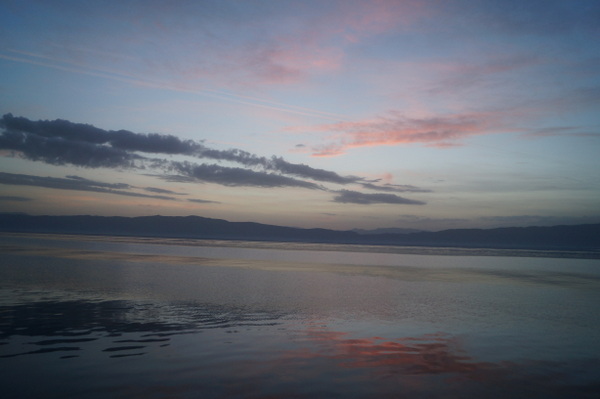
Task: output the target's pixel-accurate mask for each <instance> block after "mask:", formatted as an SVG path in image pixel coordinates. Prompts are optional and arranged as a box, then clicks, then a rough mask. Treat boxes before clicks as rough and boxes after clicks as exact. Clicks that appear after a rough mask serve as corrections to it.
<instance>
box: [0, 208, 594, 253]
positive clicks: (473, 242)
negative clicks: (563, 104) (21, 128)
mask: <svg viewBox="0 0 600 399" xmlns="http://www.w3.org/2000/svg"><path fill="white" fill-rule="evenodd" d="M0 231H3V232H22V233H61V234H93V235H119V236H141V237H172V238H204V239H225V240H249V241H284V242H286V241H289V242H314V243H345V244H367V245H400V246H429V247H461V248H503V249H538V250H543V249H547V250H577V251H598V250H600V224H584V225H575V226H552V227H505V228H495V229H452V230H443V231H438V232H416V233H403V234H393V233H387V234H359V233H357V232H355V231H338V230H328V229H318V228H315V229H301V228H294V227H284V226H274V225H267V224H261V223H253V222H228V221H226V220H222V219H210V218H205V217H200V216H140V217H119V216H110V217H109V216H88V215H82V216H31V215H26V214H0Z"/></svg>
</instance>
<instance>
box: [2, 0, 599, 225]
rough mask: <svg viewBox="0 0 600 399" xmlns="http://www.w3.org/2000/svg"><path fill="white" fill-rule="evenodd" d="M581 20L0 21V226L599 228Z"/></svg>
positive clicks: (42, 17)
mask: <svg viewBox="0 0 600 399" xmlns="http://www.w3.org/2000/svg"><path fill="white" fill-rule="evenodd" d="M598 21H600V2H598V1H595V0H580V1H552V0H544V1H541V0H540V1H537V0H528V1H522V0H519V1H513V0H504V1H491V0H489V1H486V0H481V1H476V0H455V1H434V0H431V1H428V0H423V1H416V0H415V1H403V0H397V1H375V0H374V1H352V0H340V1H327V0H325V1H310V0H309V1H225V0H215V1H209V0H207V1H51V2H49V1H26V2H24V1H3V2H1V3H0V114H1V115H5V116H3V117H2V120H0V134H1V135H2V136H1V137H0V209H2V210H3V211H5V212H27V213H30V214H96V215H123V216H139V215H154V214H161V215H190V214H195V215H200V216H205V217H215V218H222V219H227V220H232V221H255V222H262V223H270V224H279V225H291V226H298V227H324V228H333V229H349V228H367V229H370V228H378V227H403V228H417V229H431V230H438V229H444V228H460V227H496V226H509V225H510V226H524V225H554V224H575V223H598V222H600V173H598V172H599V171H600V156H599V154H600V112H599V110H600V41H599V39H600V24H599V23H598ZM9 114H10V115H9ZM56 120H61V121H59V122H53V121H56ZM61 123H62V125H61ZM85 125H88V126H87V127H86V126H85ZM90 125H91V126H94V127H95V128H97V129H95V130H93V129H92V130H89V129H88V130H89V131H88V132H87V134H88V135H87V136H86V131H87V130H86V129H87V128H89V127H90ZM61 129H62V130H61ZM90 129H91V128H90ZM67 131H68V132H70V133H68V134H67V133H65V132H67ZM161 137H162V138H161ZM169 137H170V139H169ZM125 138H127V140H125ZM169 140H170V141H169ZM119 157H120V158H119Z"/></svg>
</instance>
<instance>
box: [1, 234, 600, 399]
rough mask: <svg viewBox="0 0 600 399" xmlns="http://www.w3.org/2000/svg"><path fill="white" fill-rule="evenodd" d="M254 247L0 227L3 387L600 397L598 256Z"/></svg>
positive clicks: (118, 392) (194, 394)
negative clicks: (15, 232) (0, 230)
mask: <svg viewBox="0 0 600 399" xmlns="http://www.w3.org/2000/svg"><path fill="white" fill-rule="evenodd" d="M249 246H250V244H248V243H245V244H240V243H223V242H216V241H192V240H187V241H185V242H181V241H176V240H175V241H174V240H171V241H168V240H159V239H138V240H134V239H120V238H114V239H110V238H106V237H96V238H94V237H78V238H74V237H61V236H42V235H39V236H25V235H19V236H11V235H0V251H1V252H0V254H1V257H0V261H1V265H0V367H1V370H2V373H0V387H2V388H1V389H2V397H3V398H28V397H31V398H34V397H44V398H105V397H111V398H315V397H324V398H336V397H340V398H372V397H378V398H379V397H382V398H387V397H389V398H438V397H445V398H464V397H475V396H481V397H486V398H563V397H564V398H598V397H599V396H600V382H599V381H600V332H599V331H600V310H599V309H600V261H599V260H593V259H592V260H590V259H566V258H560V259H558V258H543V257H513V256H473V255H476V254H477V253H478V252H476V251H471V252H470V254H471V256H449V255H432V254H431V253H429V254H428V252H427V251H428V250H427V249H423V250H422V252H423V253H424V254H421V255H419V254H415V253H412V254H406V253H378V252H373V251H378V250H379V251H382V250H383V249H377V248H360V251H359V252H354V251H357V250H358V249H357V248H353V247H350V246H348V247H344V246H318V245H314V246H310V245H304V244H285V245H277V244H272V245H270V246H269V245H266V244H256V247H255V248H251V247H249ZM388 252H389V251H388ZM479 253H481V254H485V253H486V252H485V251H480V252H479ZM507 255H510V253H508V254H507Z"/></svg>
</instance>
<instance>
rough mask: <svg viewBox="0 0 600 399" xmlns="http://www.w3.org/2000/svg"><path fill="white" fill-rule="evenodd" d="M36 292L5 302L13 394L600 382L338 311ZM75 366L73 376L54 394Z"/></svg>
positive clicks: (466, 393) (581, 387) (493, 391)
mask: <svg viewBox="0 0 600 399" xmlns="http://www.w3.org/2000/svg"><path fill="white" fill-rule="evenodd" d="M52 295H54V296H56V294H55V293H54V294H52ZM52 295H49V294H48V295H44V293H40V292H37V293H35V295H33V296H34V297H35V296H42V297H44V296H45V297H48V296H52ZM17 296H18V295H17ZM31 297H32V295H29V296H28V295H24V296H22V299H21V300H18V298H16V299H15V298H13V303H5V304H4V305H3V306H1V307H0V314H1V315H2V318H1V319H0V344H1V345H0V365H1V366H2V367H3V369H6V370H7V373H4V374H3V376H2V377H0V382H2V383H3V384H4V385H3V386H5V387H9V388H8V390H9V393H10V388H11V387H12V388H14V387H16V386H17V383H15V381H19V379H20V380H25V379H35V380H36V382H37V383H36V384H33V385H31V386H27V387H22V386H21V387H19V391H14V392H18V393H17V394H15V395H14V397H19V396H28V395H29V396H36V395H42V396H44V397H63V396H66V397H69V396H70V397H84V398H85V397H89V398H93V397H102V396H103V395H109V396H111V397H123V398H125V397H127V398H132V397H133V398H137V397H139V398H142V397H144V398H148V397H150V398H153V397H202V398H230V397H240V398H267V397H268V398H278V397H281V398H290V397H296V398H313V397H350V398H369V397H373V396H377V397H384V398H385V397H398V395H401V396H406V397H415V398H425V397H440V396H443V397H450V398H452V397H457V398H458V397H470V396H474V395H482V396H485V397H488V398H505V397H524V396H523V395H526V397H529V398H560V397H570V398H587V397H596V396H595V395H597V394H598V392H600V390H599V388H600V386H599V385H598V383H597V382H596V381H597V377H598V370H600V361H598V360H597V359H594V358H590V359H587V360H586V359H577V360H571V361H559V360H557V361H540V360H537V361H534V360H527V359H521V360H520V361H514V360H512V361H501V362H489V361H481V360H478V359H477V358H476V357H474V356H473V355H471V354H469V353H468V352H467V351H466V350H465V349H464V345H463V344H464V339H465V337H457V336H454V335H451V334H448V333H444V332H437V333H432V334H420V335H417V336H414V337H394V336H366V337H365V336H361V335H360V334H357V333H356V331H355V332H350V331H339V330H336V329H333V328H331V324H332V323H331V322H332V321H331V320H312V319H310V318H308V317H300V316H299V315H294V317H290V315H288V314H284V313H276V312H273V311H272V310H269V311H261V310H259V309H252V308H237V307H231V306H223V305H215V304H210V303H172V302H171V303H169V302H165V303H153V302H141V301H129V300H89V299H78V300H73V299H69V300H66V299H65V300H60V298H55V299H53V300H47V299H46V300H31ZM26 298H29V299H26ZM15 358H17V359H18V362H15V361H16V360H17V359H15ZM64 362H67V363H64ZM64 373H67V374H68V375H72V376H73V378H71V379H69V380H68V381H65V380H64V379H63V382H62V383H61V387H60V391H56V392H53V393H52V394H50V395H49V394H48V392H49V390H50V391H51V390H52V386H53V384H55V381H56V380H57V379H60V378H61V376H63V375H64ZM23 389H25V391H23ZM24 393H25V394H28V395H24ZM8 397H11V395H8Z"/></svg>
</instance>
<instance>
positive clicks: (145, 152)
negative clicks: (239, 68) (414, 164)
mask: <svg viewBox="0 0 600 399" xmlns="http://www.w3.org/2000/svg"><path fill="white" fill-rule="evenodd" d="M0 128H1V129H2V131H1V132H0V150H6V151H9V153H12V154H14V155H17V156H20V157H23V158H25V159H29V160H32V161H38V162H44V163H47V164H51V165H74V166H79V167H86V168H113V169H121V170H123V169H129V170H149V169H150V170H156V171H158V172H160V173H158V174H154V175H155V176H158V177H160V178H162V179H164V180H168V181H178V182H185V183H192V182H206V183H214V184H220V185H223V186H229V187H241V186H247V187H262V188H277V187H296V188H305V189H310V190H324V191H330V192H337V193H339V195H337V196H336V197H335V198H334V201H336V202H341V203H355V204H372V203H387V204H405V205H408V204H422V203H423V202H421V201H415V200H409V199H406V198H402V197H398V196H396V195H393V194H386V193H389V192H427V191H428V190H424V189H420V188H418V187H414V186H409V185H394V184H389V183H388V184H378V182H379V180H367V179H365V178H361V177H358V176H342V175H339V174H338V173H335V172H333V171H329V170H325V169H318V168H313V167H311V166H308V165H305V164H297V163H291V162H288V161H286V160H285V159H283V158H281V157H278V156H272V157H270V158H269V157H262V156H258V155H256V154H252V153H249V152H247V151H243V150H240V149H228V150H218V149H212V148H209V147H207V146H206V145H204V143H203V142H201V141H194V140H182V139H180V138H178V137H176V136H173V135H162V134H158V133H147V134H145V133H133V132H130V131H127V130H103V129H100V128H97V127H94V126H92V125H88V124H82V123H73V122H69V121H66V120H61V119H57V120H39V121H32V120H29V119H27V118H24V117H15V116H13V115H11V114H6V115H4V116H3V117H2V118H1V119H0ZM171 155H179V156H184V157H189V158H191V159H211V160H214V161H216V162H227V163H230V164H231V163H235V164H238V165H240V167H235V166H228V165H221V164H217V163H213V164H209V163H198V162H194V161H180V160H173V159H171V158H167V156H171ZM2 179H3V181H2V182H1V183H3V184H21V185H23V184H27V185H35V186H41V187H49V188H59V189H70V190H84V191H95V192H109V193H112V194H118V195H128V196H137V197H147V198H155V199H164V200H175V199H176V198H174V197H173V196H176V195H183V194H182V193H176V192H173V191H170V190H165V189H161V188H153V187H146V188H142V190H143V191H145V192H147V193H153V194H145V193H140V192H136V191H131V190H130V189H131V187H129V186H127V185H123V184H122V183H102V182H94V181H91V180H86V179H83V178H80V177H77V176H67V178H65V179H60V178H49V177H39V176H37V177H36V176H27V175H10V174H4V175H3V177H2ZM324 184H335V185H356V186H360V187H362V188H364V189H367V190H374V191H383V192H386V193H377V194H363V193H359V192H357V191H350V190H342V191H336V190H335V189H332V188H331V187H326V186H325V185H324ZM200 201H203V200H200Z"/></svg>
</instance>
